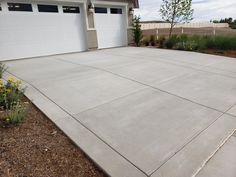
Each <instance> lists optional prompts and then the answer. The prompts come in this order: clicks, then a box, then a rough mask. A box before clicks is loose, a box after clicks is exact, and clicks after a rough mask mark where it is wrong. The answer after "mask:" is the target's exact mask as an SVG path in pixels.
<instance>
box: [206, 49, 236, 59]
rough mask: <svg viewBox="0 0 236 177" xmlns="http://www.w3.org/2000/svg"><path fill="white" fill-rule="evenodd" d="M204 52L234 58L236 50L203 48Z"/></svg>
mask: <svg viewBox="0 0 236 177" xmlns="http://www.w3.org/2000/svg"><path fill="white" fill-rule="evenodd" d="M203 52H204V53H208V54H213V55H220V56H226V57H233V58H236V50H212V49H209V50H205V51H203Z"/></svg>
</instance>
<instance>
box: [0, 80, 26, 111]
mask: <svg viewBox="0 0 236 177" xmlns="http://www.w3.org/2000/svg"><path fill="white" fill-rule="evenodd" d="M24 92H25V88H23V87H22V85H21V81H20V80H17V79H15V78H14V77H10V78H9V79H8V80H7V82H6V83H3V81H2V80H0V107H2V108H3V109H9V108H10V107H11V106H14V104H16V103H17V102H18V101H19V100H21V98H22V97H23V95H24Z"/></svg>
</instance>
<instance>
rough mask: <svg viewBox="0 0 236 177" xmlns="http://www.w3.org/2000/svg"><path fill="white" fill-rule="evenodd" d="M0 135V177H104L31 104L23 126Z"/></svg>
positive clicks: (20, 125)
mask: <svg viewBox="0 0 236 177" xmlns="http://www.w3.org/2000/svg"><path fill="white" fill-rule="evenodd" d="M0 115H3V112H1V113H0ZM0 132H1V133H0V176H7V177H8V176H9V177H10V176H22V177H23V176H27V177H28V176H34V177H39V176H42V177H46V176H50V177H54V176H55V177H60V176H63V177H105V176H106V175H105V174H104V173H103V172H102V171H101V170H100V169H99V168H97V167H96V166H95V165H94V164H93V162H92V161H91V160H90V159H88V157H87V156H86V155H85V154H84V153H83V152H82V151H81V150H80V149H79V148H78V147H77V146H76V145H74V144H73V143H72V142H71V141H70V139H69V138H68V137H66V136H65V135H64V134H63V132H61V131H60V130H59V129H58V128H57V127H56V126H55V125H54V124H53V123H52V122H51V121H50V120H49V119H48V118H47V117H46V116H45V115H44V114H43V113H41V112H40V111H39V110H38V109H37V108H36V107H35V106H34V105H32V104H30V106H29V111H28V114H27V117H26V118H25V120H24V122H23V123H20V124H19V125H18V126H15V127H11V128H3V127H0Z"/></svg>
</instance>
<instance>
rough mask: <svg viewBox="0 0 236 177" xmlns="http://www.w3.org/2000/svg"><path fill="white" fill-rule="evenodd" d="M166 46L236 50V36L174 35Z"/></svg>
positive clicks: (182, 48)
mask: <svg viewBox="0 0 236 177" xmlns="http://www.w3.org/2000/svg"><path fill="white" fill-rule="evenodd" d="M165 46H166V47H167V48H170V49H171V48H174V49H178V50H189V51H203V50H206V49H216V50H236V36H197V35H194V36H187V35H180V36H172V37H171V38H170V39H169V40H168V41H167V42H166V43H165Z"/></svg>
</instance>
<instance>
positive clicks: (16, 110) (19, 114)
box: [5, 101, 28, 126]
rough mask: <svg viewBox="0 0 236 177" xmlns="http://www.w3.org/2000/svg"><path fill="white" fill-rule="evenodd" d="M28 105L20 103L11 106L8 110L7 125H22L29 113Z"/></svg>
mask: <svg viewBox="0 0 236 177" xmlns="http://www.w3.org/2000/svg"><path fill="white" fill-rule="evenodd" d="M26 104H28V103H24V104H21V103H20V101H18V102H17V103H16V104H13V105H11V106H10V109H8V110H6V117H5V125H6V126H9V125H16V124H18V123H21V122H22V121H23V120H24V118H25V116H26V113H27V105H26Z"/></svg>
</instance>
